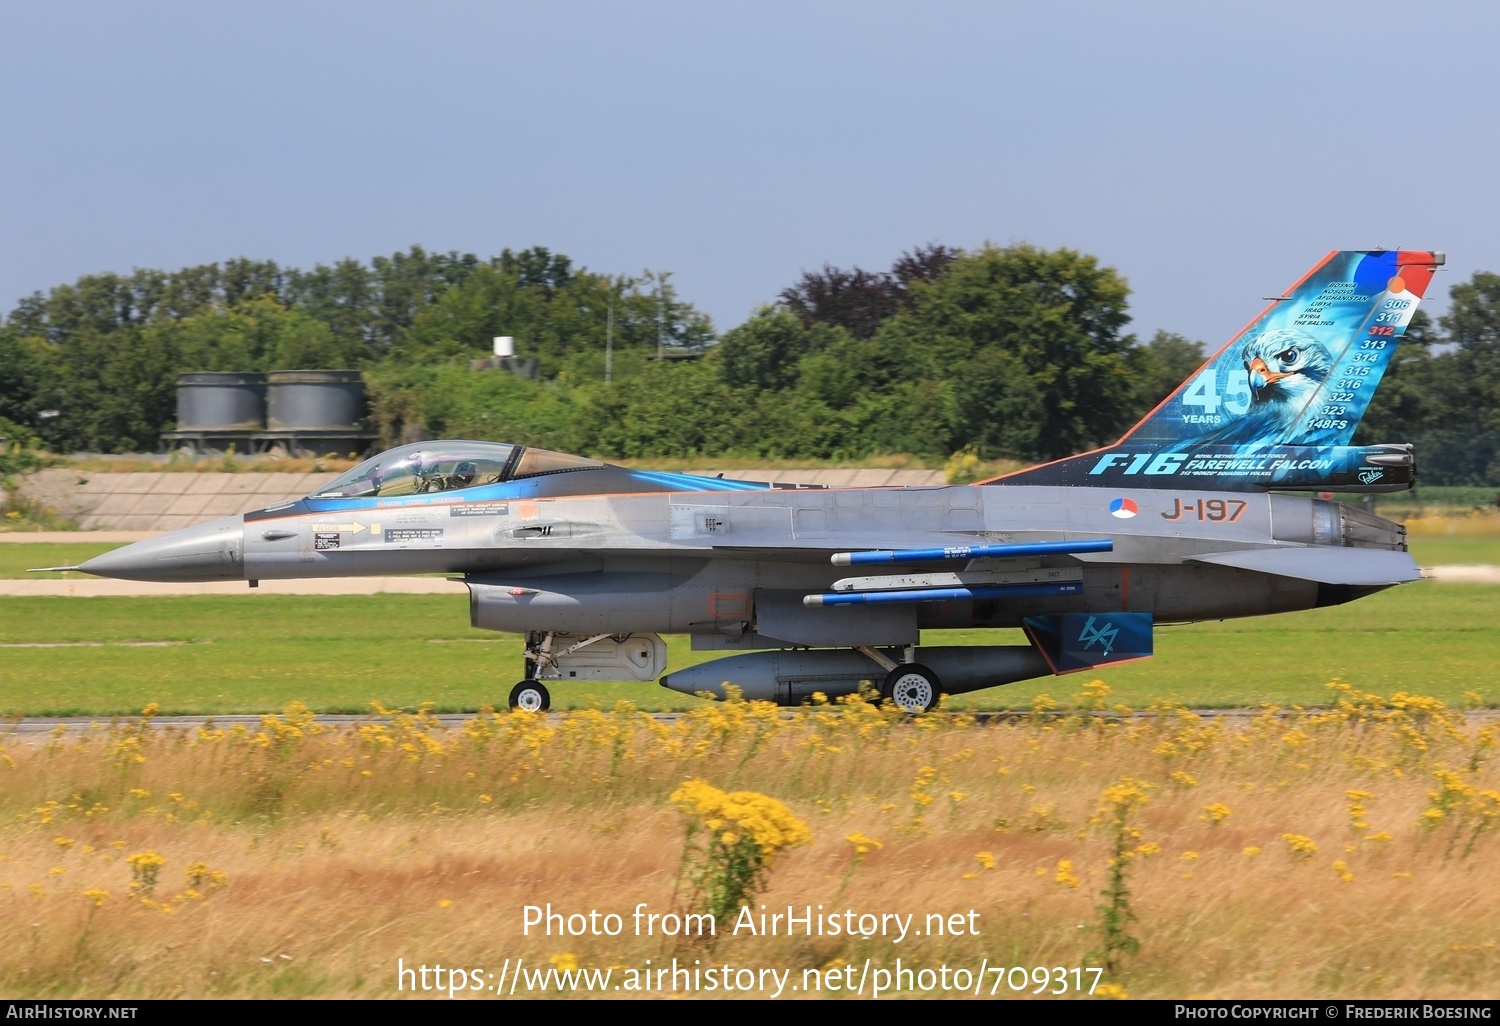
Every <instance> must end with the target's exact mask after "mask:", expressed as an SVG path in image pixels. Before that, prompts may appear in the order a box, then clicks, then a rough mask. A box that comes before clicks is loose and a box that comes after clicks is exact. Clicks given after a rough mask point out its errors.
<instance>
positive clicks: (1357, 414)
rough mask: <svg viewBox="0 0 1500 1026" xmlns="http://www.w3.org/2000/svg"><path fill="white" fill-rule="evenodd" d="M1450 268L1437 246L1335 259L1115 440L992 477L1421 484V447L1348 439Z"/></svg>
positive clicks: (1381, 486)
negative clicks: (1437, 278) (1415, 317)
mask: <svg viewBox="0 0 1500 1026" xmlns="http://www.w3.org/2000/svg"><path fill="white" fill-rule="evenodd" d="M1442 264H1443V254H1441V253H1437V252H1428V251H1425V250H1399V251H1398V250H1373V251H1354V252H1334V253H1330V254H1328V256H1326V257H1324V258H1323V260H1322V261H1321V262H1320V263H1319V264H1318V265H1317V266H1316V267H1314V268H1313V269H1312V270H1311V271H1309V272H1308V273H1307V274H1306V275H1304V276H1303V277H1302V279H1301V280H1300V281H1298V282H1297V283H1296V284H1295V285H1293V286H1292V287H1291V288H1290V289H1288V290H1287V292H1286V294H1285V295H1284V296H1280V297H1277V299H1276V300H1275V301H1274V302H1273V303H1272V305H1271V306H1269V307H1267V308H1266V309H1265V310H1264V311H1262V313H1261V315H1260V316H1259V317H1257V318H1256V319H1255V320H1254V321H1252V322H1251V323H1250V324H1249V325H1248V326H1246V327H1245V328H1244V329H1243V330H1242V331H1241V332H1240V333H1239V334H1238V335H1236V336H1235V337H1234V338H1233V339H1231V340H1230V341H1229V342H1228V343H1227V344H1226V345H1225V346H1224V347H1223V348H1222V349H1220V350H1219V351H1218V352H1217V353H1215V354H1214V355H1213V356H1211V357H1209V359H1208V361H1207V362H1206V363H1205V364H1204V365H1203V366H1202V367H1200V368H1199V369H1198V370H1197V371H1196V372H1194V374H1193V375H1192V376H1191V377H1189V378H1188V379H1187V380H1186V381H1184V382H1183V383H1182V384H1181V385H1179V386H1178V387H1177V389H1176V390H1175V391H1173V392H1172V394H1171V395H1169V396H1168V397H1167V398H1166V399H1164V400H1163V401H1162V402H1161V404H1160V405H1158V406H1157V407H1156V409H1154V410H1152V411H1151V412H1150V413H1148V414H1147V415H1146V416H1145V418H1144V419H1142V420H1141V422H1140V423H1138V424H1137V425H1136V426H1135V427H1133V428H1131V429H1130V430H1129V431H1128V432H1126V434H1125V436H1124V437H1123V438H1121V439H1120V441H1119V442H1117V443H1115V445H1113V446H1110V447H1109V448H1107V449H1101V450H1098V451H1096V452H1092V453H1085V454H1083V455H1082V456H1073V457H1070V458H1068V459H1064V460H1059V461H1057V462H1055V463H1048V464H1044V465H1043V466H1040V467H1033V468H1030V469H1028V470H1022V471H1018V472H1017V473H1014V474H1008V475H1006V476H1004V477H1001V478H996V479H995V480H994V481H993V482H984V483H986V484H990V483H993V484H1000V485H1008V484H1073V485H1095V486H1122V485H1127V484H1128V485H1131V486H1133V487H1137V488H1141V487H1144V488H1181V487H1184V486H1186V485H1187V482H1185V481H1184V480H1183V479H1186V478H1191V479H1193V480H1192V482H1191V485H1192V486H1195V487H1199V488H1214V489H1219V490H1225V491H1236V490H1238V491H1248V490H1260V489H1270V488H1281V489H1325V488H1327V489H1332V488H1341V489H1347V490H1363V491H1393V490H1398V489H1403V488H1409V487H1411V485H1412V483H1413V481H1414V480H1415V474H1416V471H1415V466H1414V463H1413V461H1412V458H1411V453H1410V449H1409V447H1406V446H1389V445H1387V446H1360V447H1352V446H1350V445H1349V442H1350V439H1352V438H1353V436H1354V429H1355V428H1356V427H1358V426H1359V421H1360V418H1361V417H1363V416H1364V413H1365V410H1366V409H1367V408H1368V407H1369V405H1370V399H1371V397H1372V396H1373V395H1374V394H1375V388H1376V386H1378V385H1379V384H1380V379H1381V376H1382V375H1384V374H1385V369H1386V367H1387V366H1388V365H1389V364H1390V361H1391V356H1392V355H1393V354H1394V353H1395V351H1396V346H1397V345H1398V344H1399V343H1400V339H1401V336H1402V335H1403V334H1405V332H1406V327H1407V325H1408V324H1410V323H1411V318H1412V314H1414V313H1415V312H1416V309H1417V304H1418V303H1419V302H1420V301H1421V299H1422V296H1423V295H1424V294H1425V293H1426V291H1427V288H1428V286H1429V285H1430V284H1431V283H1432V276H1433V274H1434V273H1435V272H1436V271H1437V269H1438V267H1440V266H1441V265H1442Z"/></svg>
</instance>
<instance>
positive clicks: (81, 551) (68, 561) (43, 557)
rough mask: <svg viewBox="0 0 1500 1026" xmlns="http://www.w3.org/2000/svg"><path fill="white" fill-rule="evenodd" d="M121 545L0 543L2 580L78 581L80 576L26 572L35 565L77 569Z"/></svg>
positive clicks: (0, 574)
mask: <svg viewBox="0 0 1500 1026" xmlns="http://www.w3.org/2000/svg"><path fill="white" fill-rule="evenodd" d="M117 548H119V546H118V545H110V544H107V543H104V542H61V543H56V544H48V543H46V542H5V543H3V544H0V578H12V579H14V578H18V577H23V578H25V577H46V578H53V579H56V578H59V577H63V576H71V577H73V579H74V580H78V579H79V577H80V575H78V574H72V575H64V574H29V573H27V572H26V571H27V570H29V569H31V568H32V567H34V566H77V565H78V564H79V563H82V562H83V561H84V560H86V559H93V558H94V557H95V556H98V555H101V554H103V553H105V552H108V551H109V550H110V549H117Z"/></svg>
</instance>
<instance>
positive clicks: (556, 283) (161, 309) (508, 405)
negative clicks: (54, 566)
mask: <svg viewBox="0 0 1500 1026" xmlns="http://www.w3.org/2000/svg"><path fill="white" fill-rule="evenodd" d="M666 277H667V276H665V275H656V276H651V277H648V276H644V275H642V276H627V275H608V274H600V273H596V272H592V271H589V270H587V269H586V268H582V267H579V266H576V265H575V264H574V263H573V261H572V260H570V259H569V258H568V257H566V256H564V255H562V254H558V253H552V252H550V251H548V250H546V249H543V248H539V247H538V248H532V249H527V250H523V251H520V252H512V251H510V250H505V251H503V252H502V253H501V254H500V255H499V256H496V257H492V258H489V259H481V258H479V257H477V256H475V255H473V254H459V253H446V254H438V253H428V252H426V251H424V250H423V249H421V248H419V247H413V248H412V249H410V250H409V251H407V252H404V253H396V254H393V255H391V256H389V257H376V258H374V259H373V260H371V261H369V262H368V263H363V262H360V261H356V260H344V261H340V262H338V263H336V264H334V265H332V266H324V265H319V266H317V267H314V268H313V269H312V270H311V271H301V270H297V269H293V268H282V267H280V266H278V265H277V264H275V263H274V262H271V261H254V260H230V261H226V262H224V263H222V264H207V265H202V266H198V267H190V268H185V269H183V270H180V271H176V272H164V271H154V270H137V271H135V272H133V273H132V274H129V275H117V274H98V275H87V276H84V277H82V278H80V279H78V280H77V281H76V282H74V283H71V284H67V285H60V286H57V287H56V288H53V289H52V290H50V291H49V292H47V293H45V294H43V293H37V294H35V295H32V296H29V297H27V298H25V299H23V300H22V301H21V302H20V303H18V304H17V306H16V307H15V309H14V310H13V311H12V312H11V313H10V314H9V315H8V316H6V318H5V319H4V321H3V323H0V434H9V435H10V436H11V437H12V438H36V439H39V440H40V442H41V443H43V444H45V445H46V446H47V447H48V448H50V449H52V450H54V451H76V450H91V451H102V452H124V451H139V450H149V449H154V448H155V447H156V444H157V438H158V436H159V435H160V433H161V432H163V431H167V430H171V429H172V428H173V427H174V426H175V416H176V391H175V385H176V378H177V376H178V375H179V374H181V373H185V372H189V371H215V370H221V371H252V370H253V371H267V370H280V369H294V368H313V367H325V368H338V367H357V368H360V369H361V370H363V371H364V374H365V379H366V383H367V388H368V392H369V396H370V402H371V415H372V421H373V423H374V425H375V426H376V427H377V428H378V430H379V431H380V433H381V436H382V441H383V442H386V443H394V442H397V441H399V440H401V439H403V438H411V437H426V436H448V437H473V438H491V439H500V440H505V441H511V442H519V443H522V444H530V445H542V446H546V447H548V448H554V449H563V450H568V451H575V452H582V453H587V454H590V455H595V456H600V457H603V458H631V457H633V458H650V457H661V456H678V457H715V456H722V455H746V456H751V455H753V456H765V457H786V458H844V459H859V458H863V457H868V456H871V455H875V454H880V453H912V454H915V455H918V456H923V457H929V458H939V459H940V458H946V457H947V456H949V455H950V454H952V453H954V452H957V451H959V450H963V449H970V450H973V451H975V452H976V453H978V454H980V455H981V456H983V457H986V458H1011V459H1017V460H1044V459H1051V458H1056V457H1059V456H1064V455H1067V454H1070V453H1073V452H1078V451H1081V450H1084V449H1087V448H1089V447H1092V446H1096V445H1102V444H1106V443H1108V442H1110V441H1112V440H1113V439H1115V438H1116V437H1118V436H1119V435H1120V434H1121V433H1122V432H1123V431H1124V430H1125V429H1126V428H1127V427H1129V425H1130V424H1132V423H1133V422H1134V421H1135V420H1137V419H1138V418H1139V417H1140V416H1141V415H1143V414H1144V413H1145V412H1146V411H1147V410H1149V409H1150V408H1151V407H1152V406H1153V405H1155V404H1156V403H1157V402H1158V401H1160V400H1161V399H1162V398H1163V397H1164V396H1165V395H1166V394H1167V393H1168V392H1169V391H1170V390H1171V389H1172V388H1173V387H1175V386H1176V385H1177V384H1178V383H1179V382H1181V381H1182V380H1183V379H1184V378H1185V377H1187V375H1188V374H1190V373H1191V372H1192V370H1193V369H1194V368H1196V367H1197V366H1198V365H1199V364H1200V363H1201V362H1202V360H1203V352H1202V347H1201V346H1200V345H1199V344H1198V343H1196V342H1194V341H1191V340H1189V339H1186V338H1183V337H1181V336H1179V335H1174V334H1170V333H1167V332H1157V333H1156V334H1155V335H1154V336H1153V337H1152V338H1150V339H1148V340H1145V341H1142V340H1140V339H1138V338H1136V337H1135V336H1134V335H1132V334H1129V333H1128V332H1127V331H1126V328H1127V326H1128V324H1129V312H1128V297H1129V290H1128V288H1127V285H1126V282H1125V279H1124V278H1123V277H1121V275H1120V274H1119V273H1118V272H1117V271H1115V270H1114V269H1112V268H1109V267H1103V266H1101V265H1100V264H1099V262H1098V261H1097V260H1096V259H1095V258H1094V257H1092V256H1089V255H1087V254H1083V253H1079V252H1076V251H1073V250H1068V249H1058V250H1045V249H1041V248H1037V247H1034V246H1029V245H1013V246H1007V247H998V246H989V245H987V246H984V247H981V248H978V249H975V250H958V249H952V248H948V247H944V246H925V247H917V248H915V249H913V250H910V251H908V252H906V253H904V254H902V255H901V256H900V257H899V258H898V259H897V260H895V261H894V262H893V264H892V265H891V267H890V268H889V269H888V270H883V271H868V270H865V269H861V268H858V267H856V268H851V269H841V268H837V267H833V266H830V265H826V264H825V265H824V266H823V267H822V268H821V269H819V270H815V271H807V272H804V273H803V274H802V276H801V278H800V279H799V280H797V281H796V282H794V283H792V284H791V285H789V286H788V287H787V288H785V289H783V290H782V291H781V293H780V294H779V295H778V296H777V297H776V298H775V299H774V300H773V301H771V302H769V303H767V304H766V305H765V306H763V307H761V308H760V309H758V310H757V311H756V312H755V313H754V314H753V315H752V316H751V317H750V318H748V319H747V320H746V321H745V322H744V323H743V324H740V325H738V326H736V327H734V328H732V329H730V330H728V331H726V332H724V333H723V334H722V335H719V336H717V337H716V336H715V334H714V331H713V328H712V325H711V324H710V322H709V319H708V318H707V317H706V316H705V315H704V314H703V313H702V312H700V311H698V310H697V309H696V308H694V307H693V306H692V304H691V303H689V302H686V301H684V300H682V299H680V298H679V297H678V296H677V295H676V294H675V292H674V290H672V289H671V287H670V285H669V284H668V283H667V281H666ZM1452 298H1453V302H1452V306H1451V309H1450V311H1449V313H1448V314H1447V315H1445V316H1444V317H1442V318H1441V319H1440V320H1437V321H1434V320H1433V319H1431V318H1428V317H1426V316H1424V315H1423V314H1421V313H1420V312H1419V313H1418V315H1417V317H1416V319H1415V320H1414V322H1413V324H1412V327H1411V329H1410V330H1409V331H1408V334H1407V341H1406V342H1405V343H1403V345H1402V347H1401V348H1400V350H1399V351H1398V355H1397V357H1396V360H1395V361H1394V363H1393V365H1392V367H1391V368H1390V370H1389V371H1388V372H1387V381H1386V383H1385V384H1384V385H1383V387H1382V388H1381V390H1380V392H1379V393H1377V396H1376V400H1375V403H1374V405H1373V406H1372V408H1371V410H1370V411H1369V413H1368V414H1367V416H1366V419H1365V422H1364V424H1363V425H1362V426H1361V429H1360V435H1359V436H1358V439H1357V440H1359V441H1382V442H1391V441H1411V442H1415V443H1417V444H1418V446H1419V451H1418V455H1419V463H1420V466H1421V468H1422V480H1423V481H1424V482H1428V483H1434V484H1485V483H1490V482H1494V481H1500V276H1497V275H1494V274H1490V273H1487V272H1481V273H1479V274H1476V275H1475V276H1474V278H1473V279H1472V280H1471V281H1470V282H1467V283H1463V284H1460V285H1457V286H1455V287H1454V288H1453V290H1452ZM495 335H512V336H515V337H516V339H517V346H518V352H519V353H520V354H522V355H525V356H534V357H536V358H538V359H539V361H540V364H541V379H540V380H538V381H523V380H521V379H519V378H516V377H513V376H511V375H508V374H504V373H494V372H491V373H474V372H472V371H470V370H469V360H470V359H472V358H474V357H478V356H484V355H488V353H489V351H490V350H489V345H490V339H491V337H492V336H495ZM606 336H608V337H609V340H610V342H611V343H612V349H613V352H612V358H611V359H610V364H611V366H610V368H609V381H608V382H606V369H605V364H606V353H605V343H606ZM661 344H665V345H666V346H667V347H669V351H670V353H671V354H672V355H681V356H686V357H692V358H684V359H670V360H664V361H659V360H657V359H656V358H655V357H656V355H657V350H658V346H659V345H661ZM53 411H55V415H50V414H52V413H53Z"/></svg>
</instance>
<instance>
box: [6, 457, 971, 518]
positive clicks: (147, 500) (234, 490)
mask: <svg viewBox="0 0 1500 1026" xmlns="http://www.w3.org/2000/svg"><path fill="white" fill-rule="evenodd" d="M700 473H702V474H704V476H707V477H712V476H714V475H716V474H717V473H718V471H700ZM335 476H336V475H333V474H329V473H327V472H324V473H321V474H277V473H262V472H245V473H238V474H219V473H204V474H190V473H168V472H165V471H158V472H142V473H131V474H101V473H91V472H89V473H85V472H80V471H76V470H62V469H52V470H43V471H41V472H40V473H37V474H31V475H28V476H26V477H24V478H22V479H21V480H20V485H21V489H20V490H21V494H22V495H23V496H25V497H26V498H27V499H31V500H34V501H37V502H40V503H41V504H42V505H44V506H49V507H51V508H52V509H54V510H56V511H57V513H58V514H59V515H61V516H64V517H67V518H69V519H71V520H76V521H77V522H78V526H79V527H80V528H82V529H83V530H85V531H107V530H115V531H172V530H176V529H177V528H179V527H190V526H191V525H193V524H198V523H202V522H203V521H205V520H214V519H216V518H218V517H227V516H230V515H232V514H235V513H244V512H246V511H248V510H252V509H260V508H261V507H263V506H269V505H271V504H272V503H273V502H282V501H285V500H286V499H297V498H301V497H302V496H304V495H307V494H308V493H309V492H311V491H313V490H314V489H315V488H318V487H320V486H321V485H324V484H327V483H328V482H329V481H331V480H333V478H334V477H335ZM724 477H725V478H728V479H731V480H739V481H766V480H776V481H782V482H787V483H796V484H820V485H828V486H830V487H835V488H839V487H842V488H851V487H852V488H873V487H877V486H881V485H886V486H907V487H911V486H920V485H940V484H943V483H944V482H943V472H942V471H940V470H865V469H859V468H845V469H838V470H781V471H766V470H728V471H725V472H724Z"/></svg>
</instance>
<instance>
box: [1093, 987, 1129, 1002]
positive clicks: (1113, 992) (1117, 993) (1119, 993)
mask: <svg viewBox="0 0 1500 1026" xmlns="http://www.w3.org/2000/svg"><path fill="white" fill-rule="evenodd" d="M1094 997H1096V998H1104V999H1105V1000H1106V1001H1124V1000H1125V999H1126V998H1128V997H1130V995H1129V994H1128V993H1126V991H1125V988H1124V987H1122V986H1120V985H1119V984H1118V983H1101V984H1099V986H1097V987H1095V988H1094Z"/></svg>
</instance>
